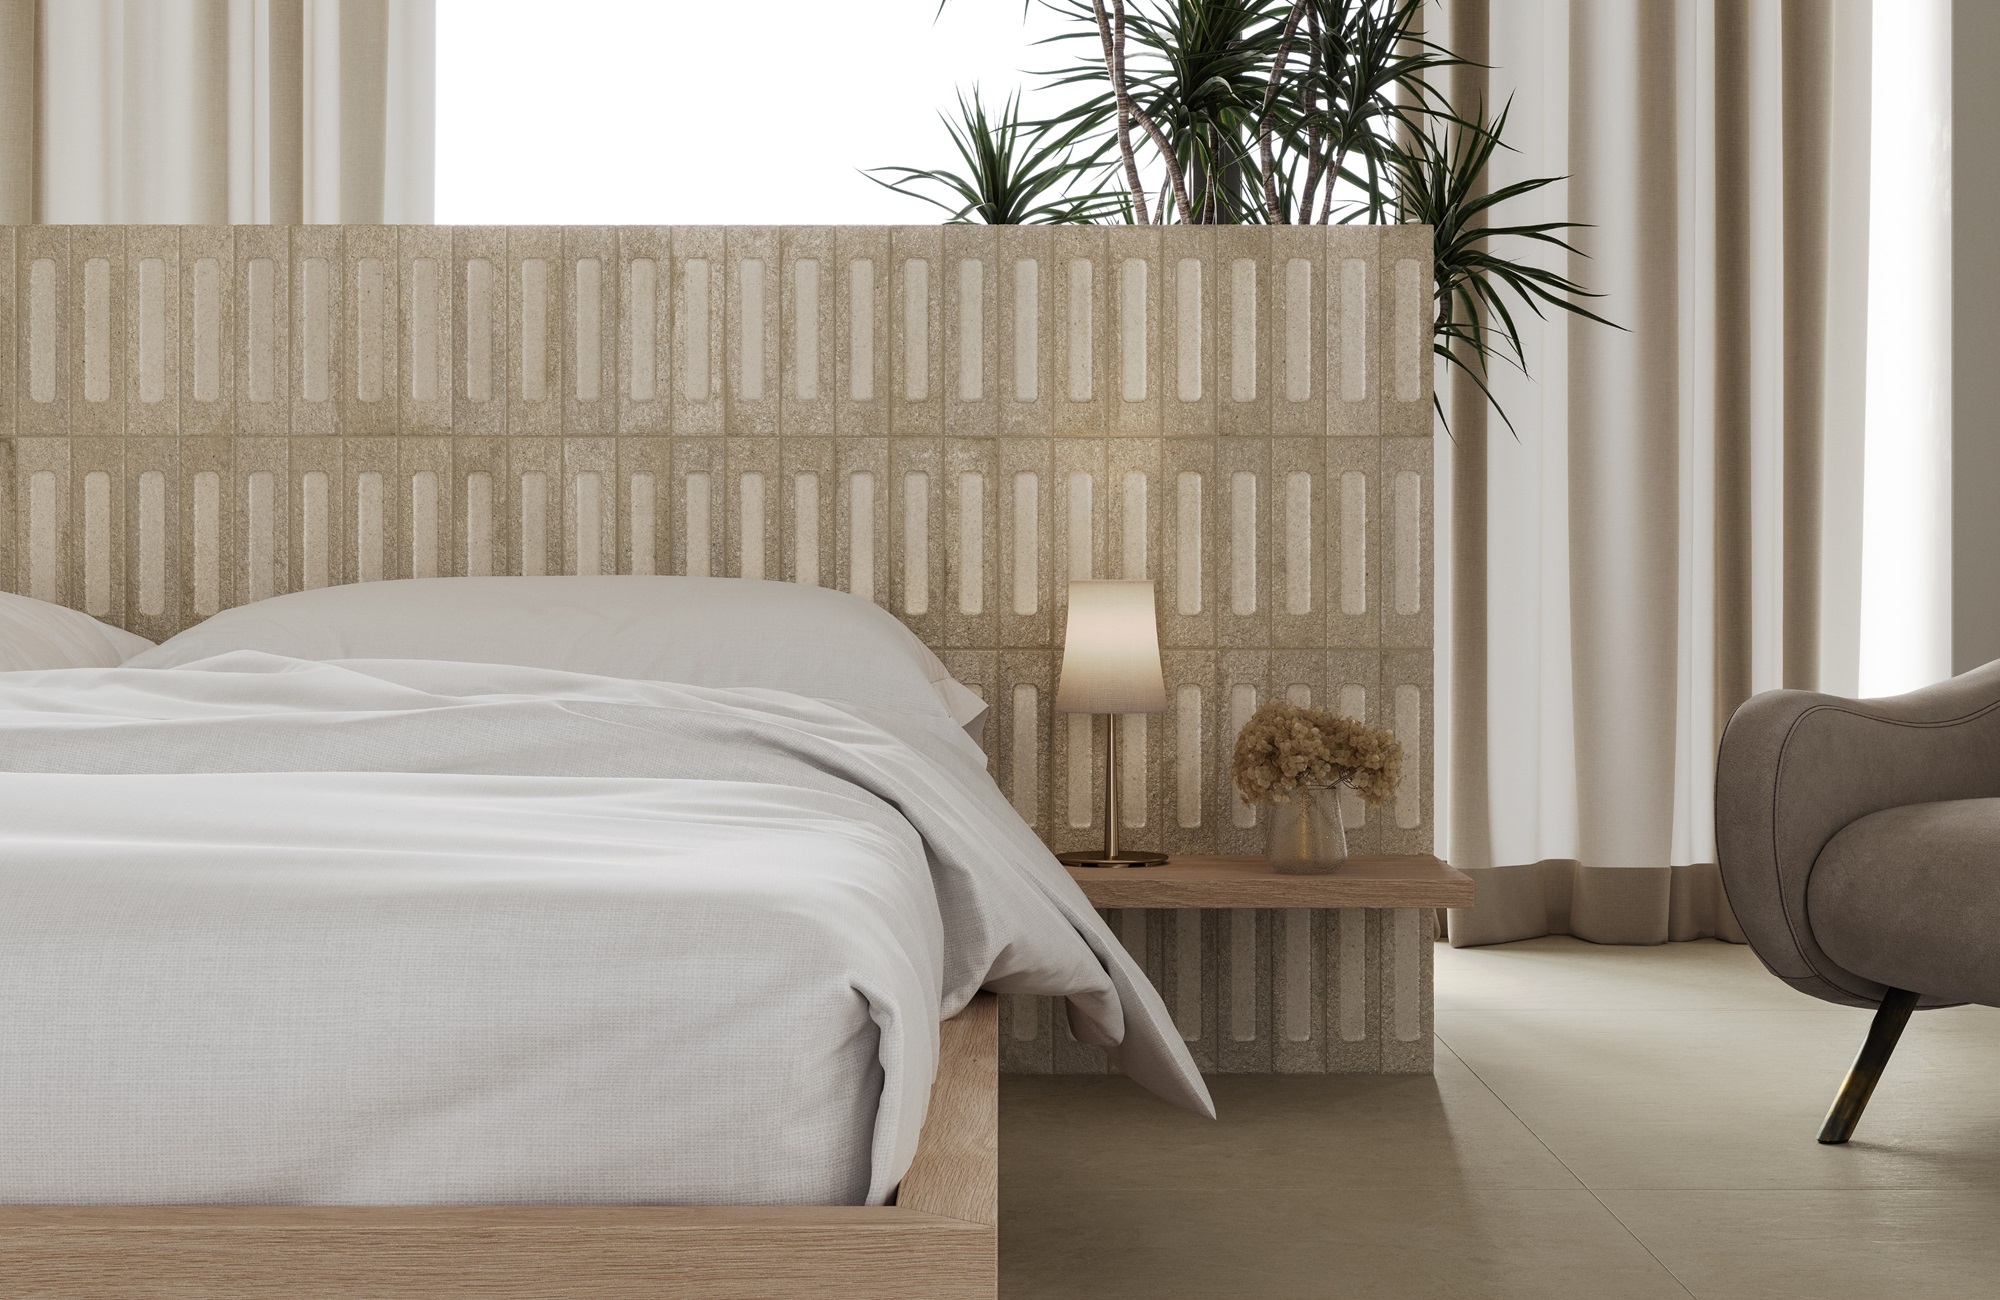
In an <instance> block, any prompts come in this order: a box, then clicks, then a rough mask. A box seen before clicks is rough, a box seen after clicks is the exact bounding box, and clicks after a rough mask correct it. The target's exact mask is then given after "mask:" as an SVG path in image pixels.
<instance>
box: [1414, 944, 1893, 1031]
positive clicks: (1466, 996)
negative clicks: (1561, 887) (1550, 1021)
mask: <svg viewBox="0 0 2000 1300" xmlns="http://www.w3.org/2000/svg"><path fill="white" fill-rule="evenodd" d="M1530 1000H1532V1002H1533V1004H1534V1005H1535V1006H1536V1007H1539V1008H1542V1009H1544V1010H1546V1011H1548V1012H1550V1013H1559V1012H1561V1011H1563V1010H1564V1009H1566V1008H1571V1007H1602V1008H1605V1009H1619V1008H1624V1009H1633V1010H1640V1009H1648V1008H1656V1007H1657V1008H1673V1009H1678V1010H1684V1011H1699V1010H1703V1009H1705V1008H1715V1009H1718V1010H1720V1009H1739V1010H1747V1009H1752V1008H1759V1007H1761V1008H1766V1009H1770V1010H1776V1011H1785V1010H1805V1009H1822V1010H1825V1011H1829V1012H1839V1011H1840V1010H1841V1009H1840V1008H1837V1007H1833V1006H1831V1005H1829V1004H1827V1003H1823V1002H1820V1001H1818V1000H1817V999H1814V998H1809V997H1806V996H1805V995H1803V994H1801V993H1799V992H1797V991H1795V990H1794V989H1791V988H1789V987H1787V986H1786V985H1784V984H1782V983H1780V982H1779V981H1778V980H1776V979H1773V978H1772V977H1771V976H1770V974H1769V973H1768V972H1766V971H1765V969H1764V967H1763V965H1762V963H1760V962H1759V961H1758V960H1757V956H1756V954H1755V953H1753V952H1751V951H1750V949H1749V948H1747V947H1745V946H1744V945H1742V944H1735V943H1722V942H1720V941H1716V940H1706V939H1704V940H1698V941H1696V942H1693V943H1669V944H1661V945H1659V946H1657V947H1643V948H1642V947H1605V946H1601V945H1598V944H1592V943H1585V942H1584V941H1582V940H1581V939H1572V938H1569V937H1567V936H1560V935H1551V936H1549V937H1548V938H1543V939H1528V940H1524V941H1523V942H1520V943H1509V944H1501V945H1498V946H1496V947H1491V948H1451V949H1447V950H1442V951H1440V952H1439V953H1438V1002H1439V1006H1440V1008H1441V1009H1442V1008H1445V1007H1449V1008H1451V1009H1452V1010H1454V1011H1457V1010H1461V1009H1462V1010H1466V1011H1472V1010H1478V1009H1481V1008H1486V1007H1493V1008H1506V1007H1516V1008H1519V1007H1522V1006H1524V1005H1525V1004H1526V1003H1527V1002H1528V1001H1530ZM1927 1014H1928V1013H1927Z"/></svg>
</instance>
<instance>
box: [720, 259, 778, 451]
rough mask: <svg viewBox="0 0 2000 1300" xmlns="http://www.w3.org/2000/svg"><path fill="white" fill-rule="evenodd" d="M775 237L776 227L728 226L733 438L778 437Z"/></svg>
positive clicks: (727, 343)
mask: <svg viewBox="0 0 2000 1300" xmlns="http://www.w3.org/2000/svg"><path fill="white" fill-rule="evenodd" d="M779 235H780V229H779V227H777V226H731V227H729V229H728V233H727V234H726V236H725V237H724V244H725V247H726V250H727V261H728V276H729V283H728V289H727V292H728V299H729V305H728V312H727V316H726V325H725V334H724V341H723V355H724V356H725V357H726V358H727V367H728V383H727V397H726V401H727V413H726V416H725V424H726V429H727V432H728V433H729V434H730V435H731V436H732V437H735V436H744V435H771V434H775V433H777V432H778V410H779V406H780V400H779V394H780V388H779V376H780V371H781V366H780V361H781V356H780V353H779V347H778V344H779V339H780V337H781V335H780V332H779V329H778V321H779V315H780V313H779V307H780V304H781V303H782V301H783V298H784V284H783V280H782V278H781V275H780V273H781V271H782V270H783V263H782V258H781V257H780V250H779Z"/></svg>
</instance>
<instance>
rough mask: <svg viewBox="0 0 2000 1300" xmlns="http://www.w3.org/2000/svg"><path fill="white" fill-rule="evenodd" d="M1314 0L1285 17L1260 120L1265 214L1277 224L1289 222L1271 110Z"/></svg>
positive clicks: (1300, 2) (1296, 5)
mask: <svg viewBox="0 0 2000 1300" xmlns="http://www.w3.org/2000/svg"><path fill="white" fill-rule="evenodd" d="M1310 3H1311V0H1296V2H1295V3H1294V4H1293V5H1292V12H1291V13H1290V14H1288V15H1287V16H1286V18H1285V34H1284V36H1283V37H1281V38H1280V39H1279V41H1278V58H1277V61H1276V62H1275V63H1273V64H1272V65H1271V84H1270V85H1269V86H1268V87H1266V89H1265V91H1264V111H1263V113H1262V114H1261V115H1260V116H1259V117H1258V119H1257V161H1258V163H1259V164H1260V165H1261V166H1262V168H1263V171H1264V213H1265V215H1266V216H1268V217H1269V218H1270V220H1271V224H1272V225H1274V226H1277V225H1283V224H1285V216H1286V214H1284V213H1281V212H1279V211H1278V175H1277V167H1276V164H1275V163H1274V162H1273V161H1272V158H1271V113H1272V112H1273V110H1275V109H1276V108H1277V106H1278V83H1279V82H1280V81H1282V80H1283V79H1284V76H1285V64H1286V63H1287V62H1288V61H1290V59H1291V57H1292V38H1293V37H1295V36H1297V35H1298V30H1299V18H1300V16H1301V15H1303V14H1304V13H1305V11H1306V6H1307V5H1308V4H1310Z"/></svg>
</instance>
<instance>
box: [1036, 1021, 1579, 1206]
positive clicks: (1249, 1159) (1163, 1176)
mask: <svg viewBox="0 0 2000 1300" xmlns="http://www.w3.org/2000/svg"><path fill="white" fill-rule="evenodd" d="M1209 1088H1210V1092H1211V1094H1212V1095H1213V1096H1214V1098H1215V1108H1216V1115H1217V1118H1216V1119H1215V1120H1213V1121H1211V1120H1205V1119H1200V1118H1197V1117H1196V1116H1193V1115H1190V1114H1188V1113H1186V1112H1185V1111H1182V1110H1179V1109H1176V1108H1175V1107H1172V1106H1169V1105H1168V1104H1167V1103H1165V1102H1163V1101H1160V1100H1159V1099H1158V1098H1156V1097H1154V1096H1152V1095H1151V1094H1150V1093H1146V1092H1143V1091H1141V1090H1140V1089H1139V1088H1138V1087H1137V1086H1136V1085H1135V1084H1133V1083H1131V1082H1130V1081H1128V1080H1125V1079H1063V1078H1009V1079H1007V1080H1005V1081H1004V1083H1003V1085H1002V1102H1001V1105H1002V1117H1001V1182H1002V1186H1003V1187H1005V1188H1006V1189H1007V1190H1008V1194H1009V1195H1013V1196H1028V1195H1030V1194H1036V1193H1040V1192H1042V1191H1045V1190H1046V1191H1061V1192H1085V1191H1100V1192H1101V1191H1121V1190H1123V1191H1139V1190H1149V1189H1156V1190H1166V1189H1175V1190H1182V1191H1221V1190H1224V1189H1230V1188H1238V1189H1245V1190H1249V1189H1256V1190H1262V1191H1278V1190H1283V1191H1293V1192H1310V1193H1325V1192H1335V1191H1361V1190H1369V1189H1374V1190H1383V1191H1409V1190H1417V1189H1436V1190H1439V1191H1492V1190H1501V1189H1511V1190H1528V1189H1542V1190H1562V1189H1570V1190H1575V1189H1580V1188H1581V1187H1582V1184H1581V1183H1579V1182H1578V1181H1577V1180H1576V1179H1575V1178H1574V1177H1573V1176H1571V1175H1570V1174H1569V1172H1568V1171H1567V1170H1565V1169H1564V1168H1563V1166H1562V1164H1561V1162H1560V1161H1558V1160H1557V1159H1556V1158H1555V1157H1554V1156H1552V1155H1551V1154H1549V1152H1548V1150H1547V1148H1545V1147H1544V1146H1543V1145H1542V1144H1541V1143H1540V1142H1538V1141H1536V1140H1535V1137H1534V1135H1533V1134H1532V1133H1530V1132H1529V1130H1528V1128H1527V1127H1526V1126H1525V1125H1524V1124H1522V1123H1521V1121H1520V1120H1518V1119H1516V1118H1515V1117H1514V1116H1513V1115H1511V1114H1510V1113H1509V1112H1508V1110H1507V1108H1506V1107H1505V1106H1504V1105H1502V1104H1501V1102H1500V1101H1499V1099H1498V1098H1496V1097H1494V1095H1493V1094H1492V1093H1491V1092H1490V1091H1488V1090H1487V1088H1486V1087H1485V1085H1484V1084H1482V1083H1480V1082H1479V1080H1478V1079H1476V1078H1475V1077H1474V1076H1473V1074H1472V1072H1471V1071H1469V1070H1467V1069H1466V1068H1465V1066H1463V1065H1462V1064H1460V1063H1459V1062H1458V1061H1457V1060H1456V1059H1455V1058H1454V1057H1452V1056H1451V1055H1450V1054H1449V1053H1441V1054H1440V1056H1439V1060H1438V1069H1437V1074H1436V1075H1435V1076H1433V1077H1409V1076H1404V1077H1396V1076H1384V1075H1290V1076H1281V1075H1266V1076H1255V1075H1241V1076H1221V1077H1216V1078H1212V1079H1210V1080H1209Z"/></svg>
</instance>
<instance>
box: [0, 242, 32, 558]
mask: <svg viewBox="0 0 2000 1300" xmlns="http://www.w3.org/2000/svg"><path fill="white" fill-rule="evenodd" d="M14 239H15V228H14V227H13V226H0V358H5V357H14V356H15V355H16V354H15V350H14V349H15V334H14V329H15V319H16V317H15V312H16V310H17V306H16V295H15V287H16V284H17V278H16V275H17V267H16V263H15V261H14ZM17 368H18V367H17V365H16V364H15V363H13V362H0V438H8V437H12V436H13V435H14V431H15V423H14V402H15V397H16V392H17V389H16V387H15V385H16V383H17V381H20V380H25V379H26V376H25V375H17V374H16V373H15V372H16V370H17ZM8 571H9V570H6V569H0V573H4V572H8Z"/></svg>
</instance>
